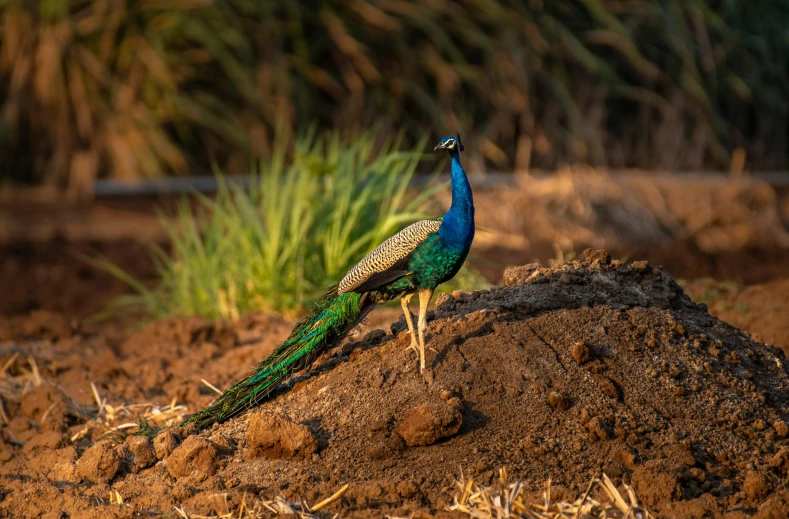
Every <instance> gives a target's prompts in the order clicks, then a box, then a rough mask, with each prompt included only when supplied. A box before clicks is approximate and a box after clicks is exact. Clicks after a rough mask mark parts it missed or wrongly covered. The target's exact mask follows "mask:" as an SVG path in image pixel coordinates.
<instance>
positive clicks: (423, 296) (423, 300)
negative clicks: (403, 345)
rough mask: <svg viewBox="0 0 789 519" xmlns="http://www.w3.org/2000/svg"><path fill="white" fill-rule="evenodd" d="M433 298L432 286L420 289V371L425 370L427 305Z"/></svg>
mask: <svg viewBox="0 0 789 519" xmlns="http://www.w3.org/2000/svg"><path fill="white" fill-rule="evenodd" d="M432 298H433V290H432V289H430V288H420V289H419V323H418V327H419V371H420V372H422V371H424V370H425V330H427V306H428V305H429V304H430V300H431V299H432Z"/></svg>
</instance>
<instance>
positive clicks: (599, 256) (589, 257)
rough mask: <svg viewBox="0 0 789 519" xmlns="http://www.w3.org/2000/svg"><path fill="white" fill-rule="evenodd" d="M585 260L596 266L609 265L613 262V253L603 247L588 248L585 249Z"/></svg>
mask: <svg viewBox="0 0 789 519" xmlns="http://www.w3.org/2000/svg"><path fill="white" fill-rule="evenodd" d="M584 262H585V263H591V264H592V265H593V266H595V267H597V266H600V265H608V264H610V263H611V255H609V254H608V253H607V252H606V251H604V250H603V249H597V250H595V249H586V250H585V251H584Z"/></svg>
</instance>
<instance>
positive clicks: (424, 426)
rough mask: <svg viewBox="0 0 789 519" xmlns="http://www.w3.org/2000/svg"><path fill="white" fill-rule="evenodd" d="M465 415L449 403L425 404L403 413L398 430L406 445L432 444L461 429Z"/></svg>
mask: <svg viewBox="0 0 789 519" xmlns="http://www.w3.org/2000/svg"><path fill="white" fill-rule="evenodd" d="M462 424H463V416H462V415H461V414H460V411H459V410H458V409H456V408H454V407H452V406H451V405H448V404H447V403H444V402H441V403H435V404H424V405H421V406H418V407H412V408H411V409H408V410H407V411H406V412H405V413H403V419H402V421H401V422H400V423H399V424H398V426H397V430H398V432H399V433H400V436H402V437H403V439H404V440H405V443H406V445H408V446H409V447H415V446H417V445H432V444H434V443H436V442H437V441H438V440H440V439H441V438H446V437H448V436H452V435H453V434H455V433H457V432H458V430H460V426H461V425H462Z"/></svg>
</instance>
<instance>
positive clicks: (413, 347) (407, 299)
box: [400, 292, 419, 353]
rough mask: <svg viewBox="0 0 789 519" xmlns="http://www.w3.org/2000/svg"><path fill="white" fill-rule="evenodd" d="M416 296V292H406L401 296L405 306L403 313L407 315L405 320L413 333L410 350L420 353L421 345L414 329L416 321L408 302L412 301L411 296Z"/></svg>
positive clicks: (409, 331) (401, 301) (402, 304)
mask: <svg viewBox="0 0 789 519" xmlns="http://www.w3.org/2000/svg"><path fill="white" fill-rule="evenodd" d="M412 297H414V293H413V292H412V293H410V294H406V295H404V296H403V297H401V298H400V306H402V307H403V315H405V322H406V323H407V324H408V333H409V335H411V345H410V346H409V347H408V349H409V350H414V351H415V352H417V353H419V345H418V344H417V342H416V331H415V330H414V321H412V320H411V310H409V308H408V303H409V302H410V301H411V298H412Z"/></svg>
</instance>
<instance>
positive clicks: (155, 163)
mask: <svg viewBox="0 0 789 519" xmlns="http://www.w3.org/2000/svg"><path fill="white" fill-rule="evenodd" d="M787 60H789V0H749V1H747V2H745V1H738V0H661V1H657V0H653V1H650V0H551V1H545V0H462V1H458V2H455V1H450V0H429V1H423V0H328V1H321V2H318V1H308V0H305V1H300V2H293V1H291V0H267V1H265V2H260V1H256V0H38V1H31V0H0V99H1V100H2V101H0V102H2V107H0V110H1V111H0V150H2V157H0V159H2V162H3V164H4V171H6V172H7V173H10V174H12V175H13V176H14V177H15V178H16V179H22V180H30V181H46V182H49V183H54V184H58V185H66V184H69V185H71V186H72V187H74V186H76V187H75V189H78V190H79V189H84V188H85V186H88V185H89V184H90V181H91V180H92V179H93V178H94V177H95V176H97V175H112V176H115V177H119V178H140V177H147V176H157V175H162V174H172V173H184V172H186V171H190V172H192V173H195V172H206V171H208V170H209V169H210V164H211V162H212V161H215V162H216V163H218V164H219V165H220V166H221V167H222V168H223V169H224V170H225V171H228V172H235V171H240V170H243V169H244V168H245V166H246V165H247V164H248V163H249V159H250V158H260V157H268V156H271V155H272V153H273V151H272V149H273V135H274V133H275V128H277V127H282V128H286V129H298V128H301V127H304V125H306V124H308V123H317V124H318V125H319V127H321V128H326V127H332V128H336V129H340V130H342V131H343V132H345V133H346V134H347V135H354V134H355V132H358V130H359V128H364V127H367V126H369V125H371V124H377V125H379V127H381V128H387V127H401V126H405V127H406V129H407V130H408V132H409V133H408V134H407V135H408V137H409V138H410V142H416V140H417V138H418V137H419V136H421V135H424V132H425V131H432V132H434V133H435V135H434V136H438V135H441V134H444V133H447V129H451V130H454V129H456V128H460V129H466V130H467V131H468V132H471V135H473V139H472V138H469V139H467V140H468V141H469V144H470V145H471V146H470V148H471V149H470V150H469V151H471V152H472V153H471V154H470V156H471V157H476V161H477V165H479V163H480V161H481V160H483V159H484V160H485V161H487V162H488V164H489V165H490V166H492V167H496V168H502V169H503V168H511V167H520V168H522V167H527V166H537V167H548V168H552V167H555V166H557V165H560V164H561V163H564V162H587V163H590V164H592V165H608V166H613V167H622V166H635V167H641V168H671V169H685V168H689V169H695V168H704V167H706V168H715V169H719V168H725V167H727V166H728V161H729V157H730V154H731V152H732V150H733V149H735V148H736V147H743V148H744V149H745V151H746V152H747V156H748V159H749V164H750V166H751V167H753V168H757V169H771V168H786V167H787V98H786V95H785V94H786V92H787V91H789V71H788V69H787ZM471 135H470V136H469V137H471Z"/></svg>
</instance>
